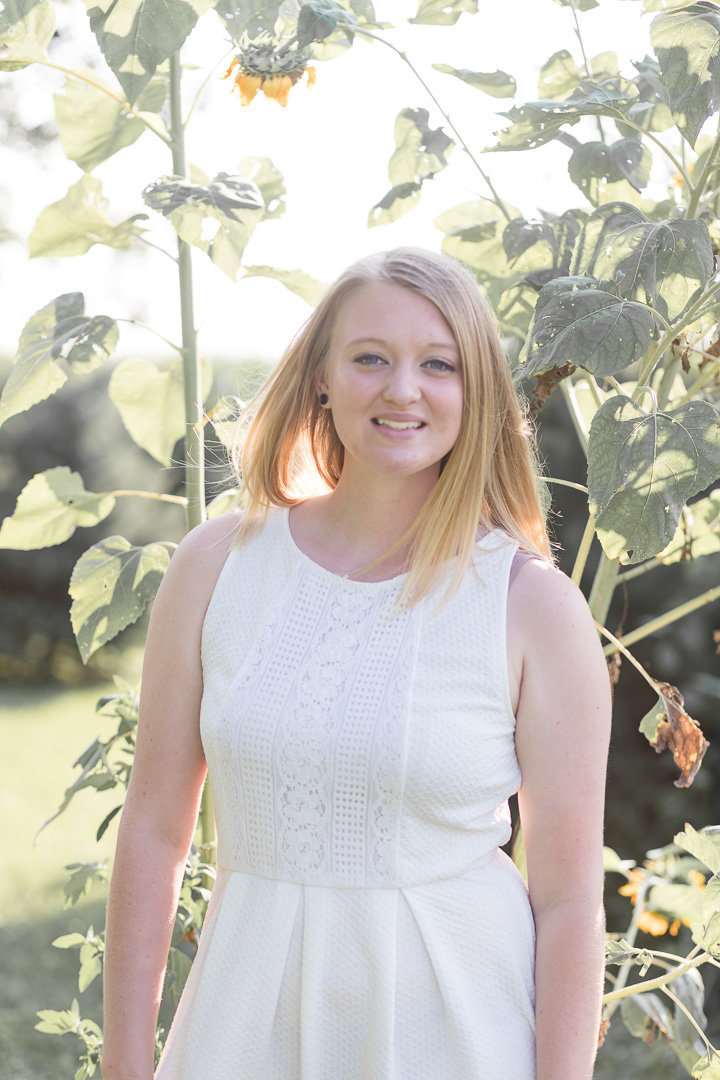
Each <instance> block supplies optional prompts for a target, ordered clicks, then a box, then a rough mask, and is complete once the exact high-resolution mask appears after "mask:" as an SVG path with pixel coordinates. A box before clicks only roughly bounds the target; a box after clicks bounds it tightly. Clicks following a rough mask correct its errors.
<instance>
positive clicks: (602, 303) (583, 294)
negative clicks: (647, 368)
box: [518, 277, 656, 376]
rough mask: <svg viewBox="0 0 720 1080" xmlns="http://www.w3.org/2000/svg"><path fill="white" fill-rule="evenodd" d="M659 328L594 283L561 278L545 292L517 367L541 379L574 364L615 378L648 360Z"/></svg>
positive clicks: (636, 306)
mask: <svg viewBox="0 0 720 1080" xmlns="http://www.w3.org/2000/svg"><path fill="white" fill-rule="evenodd" d="M655 329H656V327H655V317H654V315H653V313H652V311H649V310H648V309H647V308H646V307H643V306H642V305H640V304H636V303H633V302H632V301H628V300H622V299H620V298H619V297H617V296H614V295H613V294H612V293H609V292H605V291H603V290H602V289H601V288H600V287H599V285H598V282H597V281H596V280H595V279H594V278H582V277H581V278H573V277H570V278H559V279H557V280H556V281H553V282H551V283H550V284H549V285H546V286H545V287H544V288H543V289H542V291H541V292H540V295H539V297H538V301H537V305H536V308H535V317H534V319H533V323H532V326H531V327H530V332H529V334H528V338H527V341H526V342H525V345H524V347H523V350H522V352H521V354H520V357H519V359H518V368H519V370H520V373H521V375H523V376H528V375H539V374H540V373H541V372H543V371H549V370H550V369H551V368H553V367H555V366H562V365H563V364H567V363H568V362H569V363H571V364H575V365H576V366H578V367H582V368H585V370H586V371H590V372H592V373H593V374H594V375H599V376H605V375H614V374H616V373H617V372H618V371H622V369H623V368H626V367H628V366H629V365H630V364H632V363H633V362H634V361H635V360H638V359H639V358H640V357H641V356H644V355H645V353H646V352H647V350H648V347H649V345H650V342H651V341H652V339H653V336H654V334H655Z"/></svg>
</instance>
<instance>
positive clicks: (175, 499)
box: [108, 490, 187, 508]
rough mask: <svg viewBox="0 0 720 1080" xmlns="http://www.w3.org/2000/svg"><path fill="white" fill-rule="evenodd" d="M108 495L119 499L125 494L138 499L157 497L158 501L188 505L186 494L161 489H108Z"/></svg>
mask: <svg viewBox="0 0 720 1080" xmlns="http://www.w3.org/2000/svg"><path fill="white" fill-rule="evenodd" d="M108 495H114V496H115V498H117V499H119V498H121V497H123V496H134V497H135V498H137V499H156V500H157V501H158V502H166V503H175V504H176V505H177V506H182V507H185V508H186V507H187V499H186V498H185V496H184V495H166V494H165V493H164V492H161V491H130V490H128V491H108Z"/></svg>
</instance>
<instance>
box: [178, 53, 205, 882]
mask: <svg viewBox="0 0 720 1080" xmlns="http://www.w3.org/2000/svg"><path fill="white" fill-rule="evenodd" d="M181 73H182V69H181V66H180V54H179V52H177V53H175V54H174V56H171V58H170V138H171V140H172V158H173V172H174V173H175V175H176V176H187V162H186V158H185V129H184V126H183V119H182V99H181V92H180V91H181ZM178 270H179V277H180V320H181V324H182V358H183V373H184V386H185V423H186V427H185V492H186V495H187V510H186V515H187V527H188V529H192V528H194V527H195V526H196V525H199V524H200V523H201V522H202V521H204V520H205V517H206V513H205V426H204V423H203V394H202V381H201V379H202V377H201V370H200V364H199V363H198V353H197V331H196V330H195V313H194V296H193V281H192V259H191V253H190V247H189V245H188V244H186V243H185V241H184V240H181V239H180V237H178ZM199 825H200V843H201V846H202V849H203V858H204V859H205V861H206V862H209V861H210V860H211V852H212V845H213V843H214V840H215V824H214V821H213V813H212V805H211V801H210V792H209V788H208V786H207V785H206V786H205V791H204V793H203V799H202V805H201V807H200V821H199Z"/></svg>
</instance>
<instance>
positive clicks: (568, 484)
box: [543, 476, 587, 495]
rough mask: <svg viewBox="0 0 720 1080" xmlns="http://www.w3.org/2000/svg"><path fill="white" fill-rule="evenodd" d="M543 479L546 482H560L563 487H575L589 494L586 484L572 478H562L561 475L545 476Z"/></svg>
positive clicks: (576, 489)
mask: <svg viewBox="0 0 720 1080" xmlns="http://www.w3.org/2000/svg"><path fill="white" fill-rule="evenodd" d="M543 480H544V481H545V483H546V484H560V485H561V487H569V488H574V489H575V491H582V492H583V493H584V494H585V495H587V488H586V487H585V485H584V484H576V483H574V481H572V480H561V479H560V477H559V476H543Z"/></svg>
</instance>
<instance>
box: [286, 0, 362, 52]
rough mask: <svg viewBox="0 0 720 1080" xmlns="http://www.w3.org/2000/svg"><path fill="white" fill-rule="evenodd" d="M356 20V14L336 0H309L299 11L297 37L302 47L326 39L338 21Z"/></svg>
mask: <svg viewBox="0 0 720 1080" xmlns="http://www.w3.org/2000/svg"><path fill="white" fill-rule="evenodd" d="M340 21H343V22H355V21H356V19H355V16H354V15H353V14H352V13H351V12H349V11H346V10H345V9H344V8H342V7H340V5H339V4H336V3H334V0H309V2H308V3H306V4H303V5H302V7H301V8H300V11H299V12H298V20H297V38H298V44H299V46H300V48H304V47H305V46H306V45H310V44H311V43H312V42H313V41H324V40H325V38H327V37H329V36H330V34H332V32H333V30H334V29H335V27H336V26H337V24H338V22H340Z"/></svg>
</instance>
